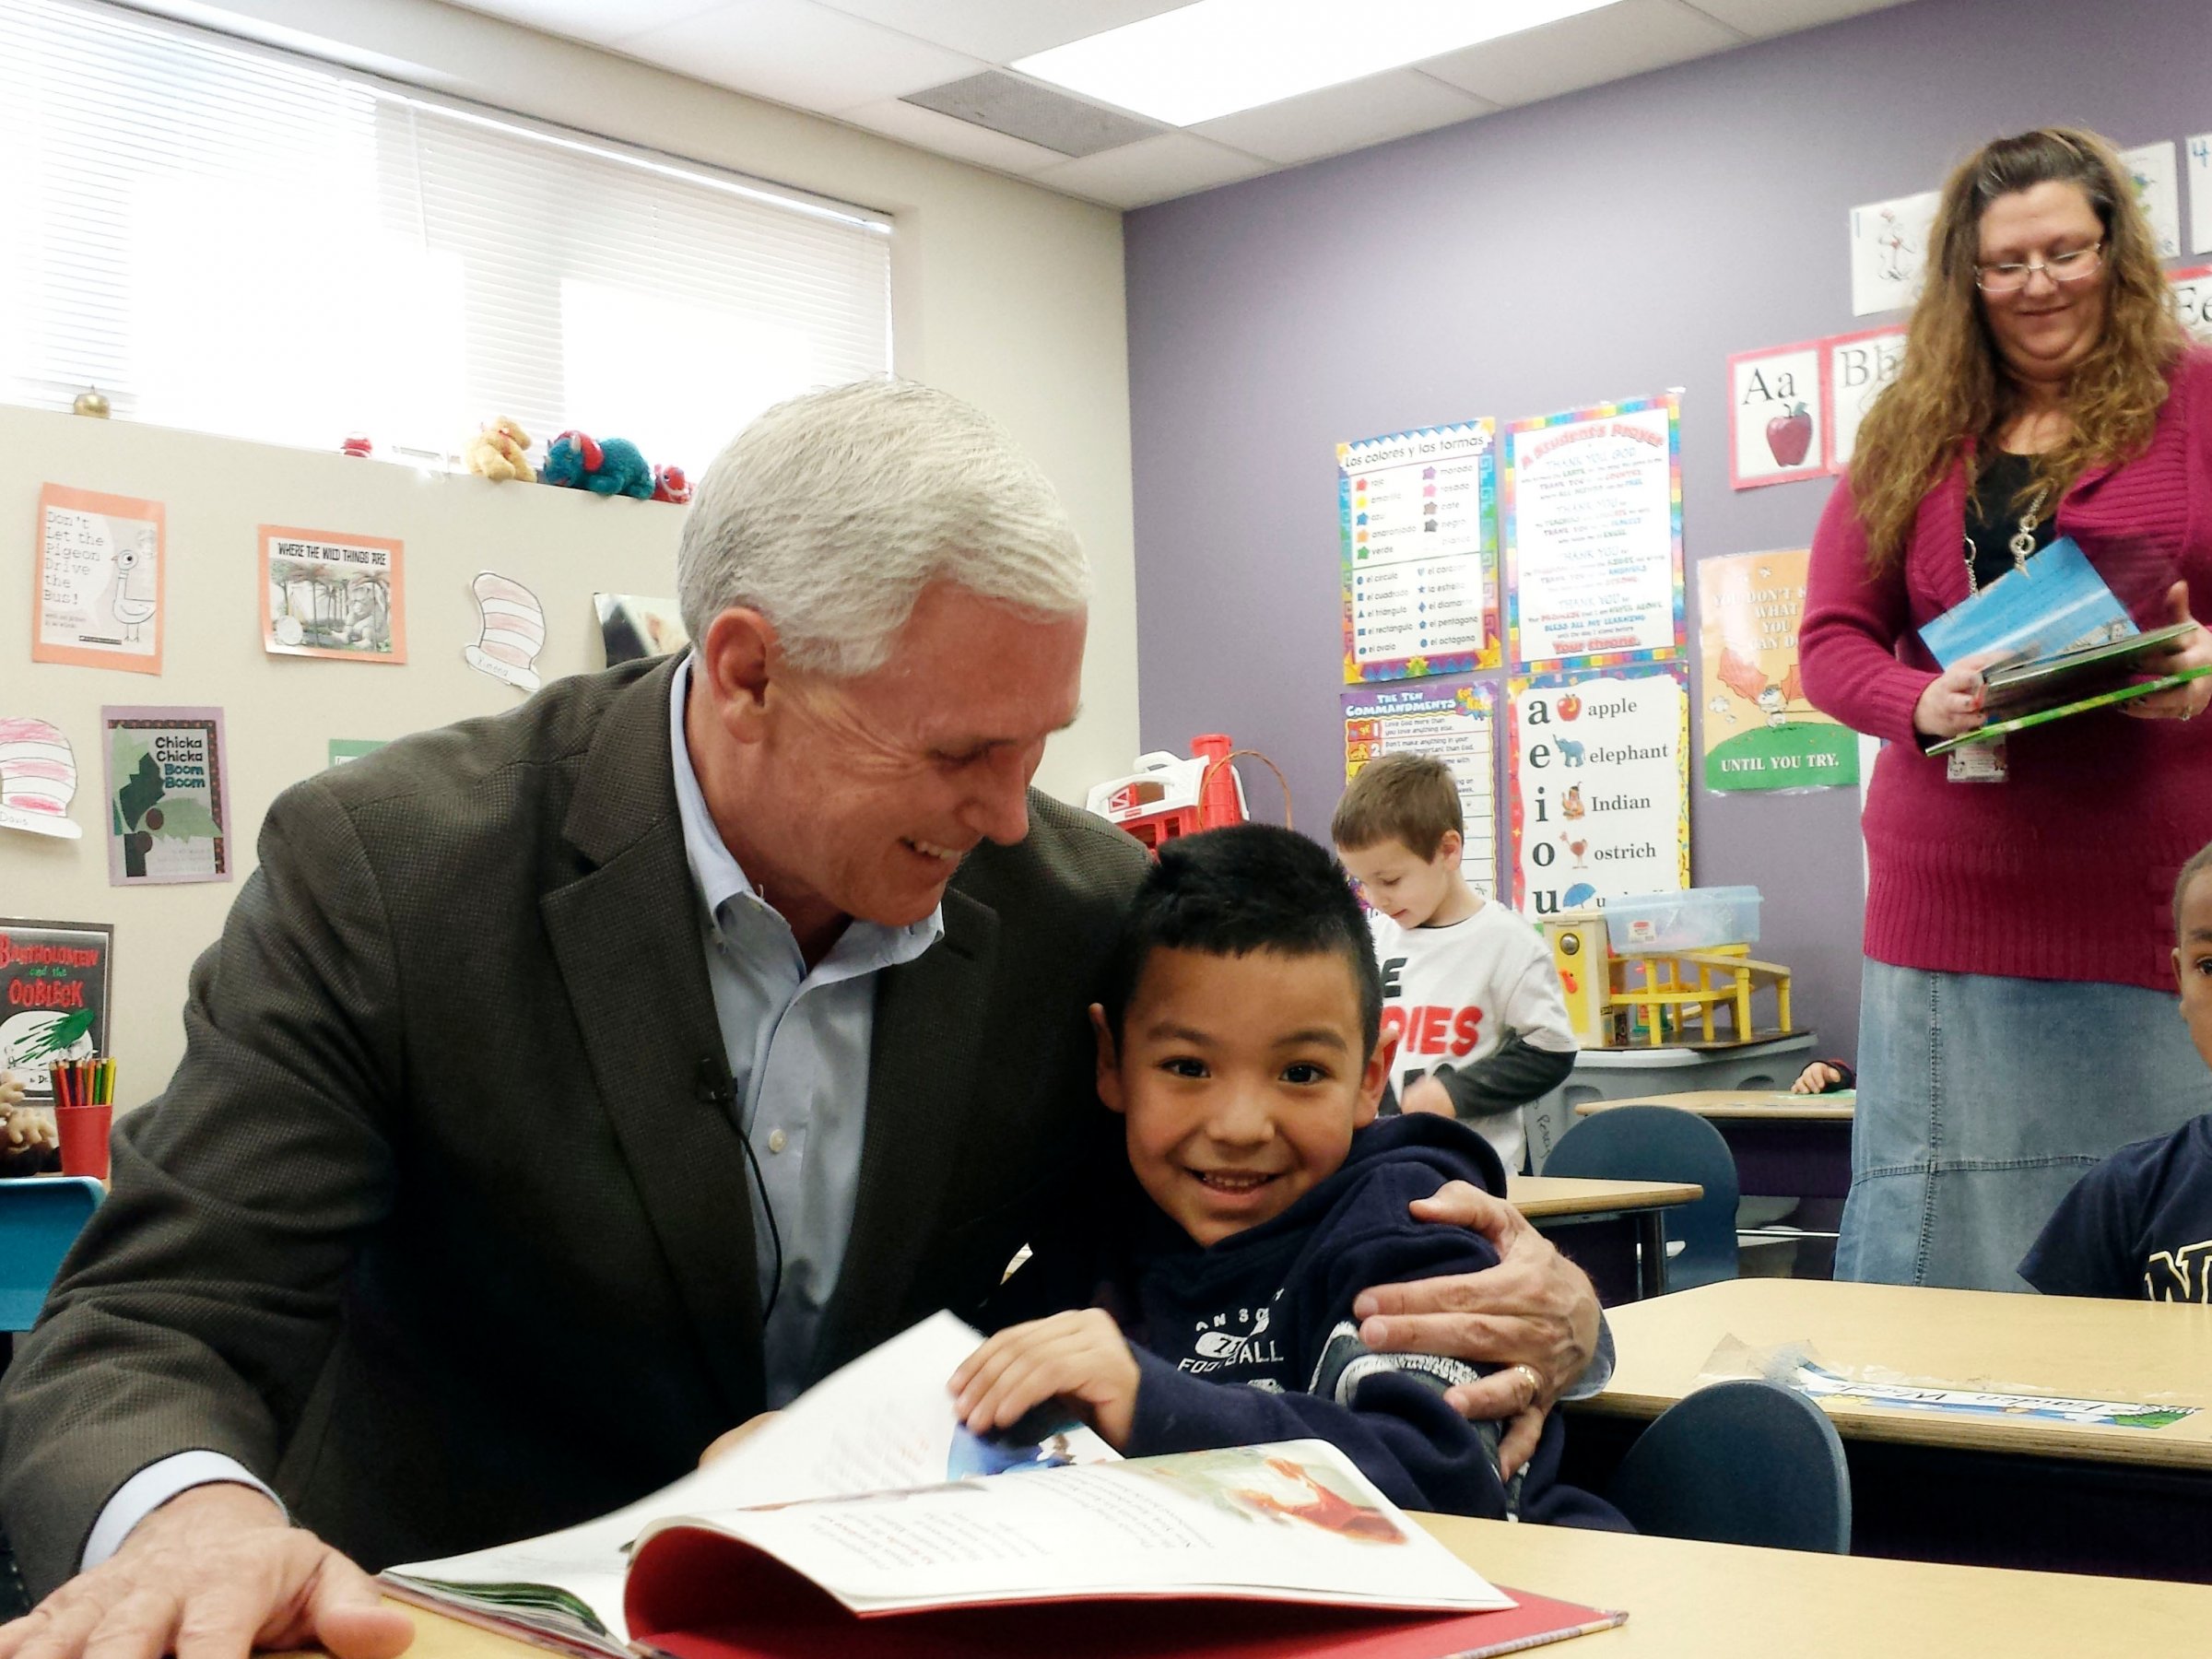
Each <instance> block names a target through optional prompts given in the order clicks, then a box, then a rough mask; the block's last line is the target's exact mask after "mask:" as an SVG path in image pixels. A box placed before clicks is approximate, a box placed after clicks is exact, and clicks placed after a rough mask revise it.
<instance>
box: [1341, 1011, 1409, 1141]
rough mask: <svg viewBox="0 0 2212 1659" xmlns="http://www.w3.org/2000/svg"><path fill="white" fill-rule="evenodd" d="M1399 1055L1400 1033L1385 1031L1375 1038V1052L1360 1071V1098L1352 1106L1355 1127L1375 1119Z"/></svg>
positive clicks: (1369, 1056) (1362, 1126)
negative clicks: (1392, 1064) (1393, 1062)
mask: <svg viewBox="0 0 2212 1659" xmlns="http://www.w3.org/2000/svg"><path fill="white" fill-rule="evenodd" d="M1397 1057H1398V1034H1397V1033H1396V1032H1395V1031H1384V1032H1383V1033H1382V1036H1381V1037H1379V1038H1377V1039H1376V1040H1375V1050H1374V1053H1371V1054H1370V1055H1368V1057H1367V1065H1366V1066H1365V1068H1364V1069H1362V1070H1361V1072H1360V1073H1359V1100H1358V1101H1356V1102H1355V1103H1354V1105H1353V1108H1352V1127H1353V1128H1355V1129H1364V1128H1366V1127H1367V1126H1368V1124H1371V1123H1373V1122H1374V1121H1375V1112H1376V1110H1377V1109H1378V1108H1379V1107H1381V1105H1382V1090H1383V1089H1384V1088H1387V1087H1388V1086H1389V1083H1390V1063H1391V1062H1392V1061H1394V1060H1395V1059H1396V1058H1397Z"/></svg>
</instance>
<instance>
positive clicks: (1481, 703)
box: [1344, 683, 1498, 899]
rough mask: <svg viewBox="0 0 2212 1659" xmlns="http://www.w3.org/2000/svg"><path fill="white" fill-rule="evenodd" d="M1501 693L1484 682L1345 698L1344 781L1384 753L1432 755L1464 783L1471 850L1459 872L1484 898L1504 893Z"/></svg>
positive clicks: (1462, 805)
mask: <svg viewBox="0 0 2212 1659" xmlns="http://www.w3.org/2000/svg"><path fill="white" fill-rule="evenodd" d="M1495 699H1496V693H1495V692H1494V691H1493V690H1492V689H1491V688H1490V687H1488V686H1487V685H1482V684H1478V683H1477V684H1468V685H1464V686H1456V687H1445V686H1436V685H1426V686H1406V687H1402V688H1396V689H1391V690H1385V689H1383V688H1381V687H1375V688H1363V689H1361V690H1358V691H1347V692H1346V693H1344V777H1345V782H1347V783H1348V782H1351V781H1352V779H1354V778H1356V777H1358V776H1359V769H1360V768H1361V767H1363V766H1365V765H1366V764H1367V763H1368V762H1369V761H1370V760H1373V759H1377V758H1378V757H1380V756H1382V755H1404V754H1413V755H1430V756H1433V757H1435V758H1436V759H1439V760H1441V761H1442V762H1443V763H1444V764H1445V765H1446V766H1448V767H1450V768H1451V769H1452V778H1453V782H1456V783H1457V784H1458V785H1459V814H1460V818H1462V820H1463V821H1464V823H1465V830H1464V831H1463V833H1464V835H1465V847H1464V848H1463V850H1462V851H1461V853H1460V857H1459V873H1460V874H1461V875H1462V876H1464V877H1466V879H1467V883H1468V885H1469V886H1471V887H1472V888H1474V889H1475V890H1476V891H1477V892H1478V893H1480V894H1481V895H1482V896H1483V897H1484V898H1485V899H1491V898H1495V897H1496V896H1497V893H1498V747H1497V744H1496V741H1495V735H1496V732H1497V704H1496V700H1495Z"/></svg>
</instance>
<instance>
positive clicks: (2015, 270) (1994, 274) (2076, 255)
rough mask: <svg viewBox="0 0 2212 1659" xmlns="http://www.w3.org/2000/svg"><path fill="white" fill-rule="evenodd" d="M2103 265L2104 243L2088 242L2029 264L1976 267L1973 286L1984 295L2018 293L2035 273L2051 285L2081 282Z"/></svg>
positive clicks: (2094, 274)
mask: <svg viewBox="0 0 2212 1659" xmlns="http://www.w3.org/2000/svg"><path fill="white" fill-rule="evenodd" d="M2103 263H2104V244H2103V243H2102V242H2091V243H2090V244H2089V245H2088V247H2086V248H2077V249H2075V250H2074V251H2073V252H2072V253H2053V254H2051V255H2050V256H2049V257H2047V258H2045V259H2041V260H2038V261H2036V262H2035V263H2033V264H2030V265H1976V266H1975V267H1974V286H1975V287H1976V288H1980V289H1981V290H1982V291H1983V293H1985V294H2017V293H2018V292H2019V291H2020V290H2021V289H2022V288H2026V287H2027V286H2028V282H2029V278H2030V277H2033V276H2034V275H2035V274H2036V273H2037V272H2038V271H2041V273H2042V274H2043V275H2044V276H2046V277H2050V278H2051V280H2052V281H2053V282H2080V281H2082V280H2083V279H2084V278H2086V277H2094V276H2096V275H2097V270H2098V267H2099V266H2100V265H2102V264H2103Z"/></svg>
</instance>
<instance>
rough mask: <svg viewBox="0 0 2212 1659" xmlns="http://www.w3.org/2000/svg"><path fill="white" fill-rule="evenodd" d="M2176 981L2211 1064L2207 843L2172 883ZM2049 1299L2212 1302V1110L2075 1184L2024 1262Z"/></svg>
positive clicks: (2211, 870) (2211, 852)
mask: <svg viewBox="0 0 2212 1659" xmlns="http://www.w3.org/2000/svg"><path fill="white" fill-rule="evenodd" d="M2173 927H2174V933H2175V935H2177V941H2176V944H2175V946H2174V951H2173V972H2174V978H2175V979H2176V980H2177V981H2178V982H2180V986H2181V993H2182V1018H2183V1019H2184V1020H2186V1021H2187V1022H2188V1024H2189V1037H2190V1041H2193V1042H2194V1043H2195V1044H2196V1052H2197V1053H2199V1054H2200V1055H2202V1056H2203V1057H2204V1060H2205V1063H2206V1065H2212V846H2207V847H2206V848H2204V849H2203V850H2202V851H2201V852H2199V853H2197V854H2196V856H2195V857H2194V858H2192V859H2191V860H2190V861H2189V862H2188V863H2187V864H2186V865H2183V866H2182V875H2181V879H2180V880H2179V881H2178V882H2177V883H2175V885H2174V889H2173ZM2020 1277H2022V1278H2024V1279H2026V1280H2027V1281H2028V1282H2029V1283H2030V1284H2031V1285H2033V1286H2034V1287H2035V1288H2037V1289H2038V1290H2041V1292H2042V1293H2043V1294H2044V1295H2046V1296H2119V1297H2127V1298H2130V1299H2137V1298H2140V1299H2143V1300H2149V1301H2177V1302H2208V1301H2212V1113H2206V1115H2204V1116H2202V1117H2197V1118H2192V1119H2191V1120H2190V1121H2189V1122H2188V1123H2186V1124H2183V1125H2182V1126H2181V1127H2180V1128H2179V1129H2176V1130H2175V1131H2174V1132H2173V1133H2172V1134H2171V1135H2158V1136H2155V1137H2154V1138H2152V1139H2150V1140H2143V1141H2136V1143H2134V1144H2133V1145H2132V1146H2126V1147H2121V1148H2120V1150H2119V1151H2117V1152H2115V1153H2113V1154H2112V1157H2110V1158H2108V1159H2105V1160H2104V1161H2103V1162H2102V1163H2100V1164H2099V1165H2098V1166H2097V1167H2096V1168H2095V1169H2093V1170H2091V1171H2089V1172H2088V1174H2087V1175H2084V1176H2083V1177H2082V1178H2081V1180H2080V1181H2079V1182H2077V1183H2076V1185H2075V1187H2074V1190H2073V1191H2072V1192H2070V1193H2068V1194H2066V1195H2065V1199H2063V1200H2062V1201H2061V1202H2060V1204H2059V1206H2058V1208H2057V1209H2056V1210H2055V1211H2054V1212H2053V1214H2052V1217H2051V1219H2050V1221H2049V1222H2048V1223H2047V1224H2046V1225H2045V1226H2044V1228H2043V1230H2042V1235H2041V1237H2040V1238H2038V1239H2037V1240H2036V1241H2035V1244H2034V1247H2033V1248H2032V1249H2030V1251H2029V1252H2028V1255H2027V1259H2026V1260H2024V1261H2023V1262H2021V1264H2020Z"/></svg>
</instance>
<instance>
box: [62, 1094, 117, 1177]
mask: <svg viewBox="0 0 2212 1659" xmlns="http://www.w3.org/2000/svg"><path fill="white" fill-rule="evenodd" d="M114 1117H115V1108H114V1107H112V1106H56V1107H55V1108H54V1109H53V1124H54V1127H55V1128H56V1129H58V1130H60V1131H61V1136H62V1173H63V1174H65V1175H90V1176H93V1177H95V1178H97V1179H99V1180H100V1181H105V1180H106V1179H107V1178H108V1130H109V1129H110V1128H111V1127H112V1125H113V1122H114Z"/></svg>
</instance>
